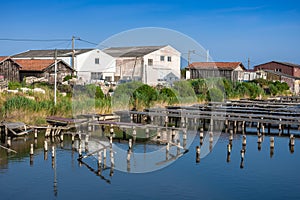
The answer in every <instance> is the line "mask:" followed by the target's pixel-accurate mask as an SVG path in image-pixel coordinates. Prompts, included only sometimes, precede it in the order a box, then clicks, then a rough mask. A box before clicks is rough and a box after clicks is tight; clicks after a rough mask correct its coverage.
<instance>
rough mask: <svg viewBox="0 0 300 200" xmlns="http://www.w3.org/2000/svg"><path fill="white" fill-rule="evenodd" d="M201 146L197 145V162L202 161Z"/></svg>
mask: <svg viewBox="0 0 300 200" xmlns="http://www.w3.org/2000/svg"><path fill="white" fill-rule="evenodd" d="M200 151H201V149H200V147H199V146H196V163H199V162H200Z"/></svg>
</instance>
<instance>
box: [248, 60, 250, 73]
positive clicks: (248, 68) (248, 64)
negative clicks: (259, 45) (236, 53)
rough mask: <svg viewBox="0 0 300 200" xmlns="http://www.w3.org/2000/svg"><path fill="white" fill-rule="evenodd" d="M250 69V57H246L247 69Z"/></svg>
mask: <svg viewBox="0 0 300 200" xmlns="http://www.w3.org/2000/svg"><path fill="white" fill-rule="evenodd" d="M249 69H250V58H248V70H249Z"/></svg>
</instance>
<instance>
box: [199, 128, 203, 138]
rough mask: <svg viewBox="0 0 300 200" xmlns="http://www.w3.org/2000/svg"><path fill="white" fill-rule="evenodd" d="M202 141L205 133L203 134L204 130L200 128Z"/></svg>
mask: <svg viewBox="0 0 300 200" xmlns="http://www.w3.org/2000/svg"><path fill="white" fill-rule="evenodd" d="M199 136H200V139H201V138H203V136H204V132H203V128H202V127H201V128H200V133H199Z"/></svg>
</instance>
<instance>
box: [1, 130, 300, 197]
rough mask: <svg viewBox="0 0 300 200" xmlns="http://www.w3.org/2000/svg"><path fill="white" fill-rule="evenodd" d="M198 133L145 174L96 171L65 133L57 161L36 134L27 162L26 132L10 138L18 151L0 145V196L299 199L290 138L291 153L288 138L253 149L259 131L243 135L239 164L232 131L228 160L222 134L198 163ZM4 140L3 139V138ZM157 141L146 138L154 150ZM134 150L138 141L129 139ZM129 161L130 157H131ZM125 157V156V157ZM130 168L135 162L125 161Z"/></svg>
mask: <svg viewBox="0 0 300 200" xmlns="http://www.w3.org/2000/svg"><path fill="white" fill-rule="evenodd" d="M199 140H200V139H199V136H196V137H195V139H194V140H193V142H192V144H191V146H190V147H189V150H190V151H189V152H188V153H186V154H184V155H183V156H181V157H180V158H179V159H177V160H176V161H175V162H174V163H172V164H171V165H169V166H167V167H165V168H163V169H160V170H157V171H153V172H149V173H140V174H135V173H128V172H123V171H118V170H114V171H113V175H112V176H110V170H109V169H107V170H104V171H103V172H102V174H101V176H97V175H96V174H95V173H94V172H93V170H95V169H97V161H96V159H95V158H93V157H90V158H87V159H85V163H86V164H87V165H88V166H89V167H87V165H83V164H80V163H79V162H78V161H77V158H78V152H76V151H72V148H71V141H70V138H68V137H67V138H66V139H65V140H64V143H63V147H62V146H61V144H60V143H59V142H55V141H53V144H55V145H56V164H55V165H54V166H53V165H52V164H53V163H52V159H51V151H48V152H47V155H46V156H48V158H47V159H45V155H44V151H43V141H44V138H43V137H42V136H39V138H38V141H37V144H36V148H35V154H34V157H33V162H32V163H30V158H29V147H30V144H31V143H34V140H33V138H31V136H30V137H29V138H27V139H26V141H24V139H23V140H22V139H21V140H17V141H12V143H13V144H12V148H13V149H15V150H17V151H18V153H17V154H14V153H7V152H6V150H4V149H0V199H1V200H2V199H5V200H6V199H300V174H299V169H300V156H299V154H300V152H299V148H298V145H300V141H299V139H296V145H295V150H294V152H293V153H291V152H290V149H289V145H288V143H289V138H288V137H275V149H274V153H273V155H272V156H271V155H270V147H269V144H270V143H269V141H270V140H269V137H268V136H265V138H264V141H263V143H262V147H261V150H260V151H259V150H258V146H257V136H255V135H247V146H246V154H245V160H244V163H243V168H241V156H240V150H241V148H242V136H241V135H239V134H238V135H235V137H234V140H233V142H232V144H233V147H232V152H231V156H230V162H227V144H228V134H225V133H224V134H222V135H221V137H220V139H219V140H218V142H217V143H216V145H215V146H214V148H213V149H212V152H211V153H210V154H208V156H206V157H204V158H201V160H200V163H196V152H195V148H196V146H197V145H199ZM2 145H3V144H2ZM155 146H156V145H147V149H149V150H153V149H155ZM134 148H135V149H136V150H137V151H139V150H140V151H142V149H144V148H145V145H144V144H139V145H135V147H134ZM133 160H134V158H133ZM124 162H126V159H125V160H124ZM131 164H132V166H133V167H134V165H135V163H134V161H133V162H132V163H131Z"/></svg>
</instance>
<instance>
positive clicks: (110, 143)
mask: <svg viewBox="0 0 300 200" xmlns="http://www.w3.org/2000/svg"><path fill="white" fill-rule="evenodd" d="M112 143H113V137H112V136H109V145H110V147H112Z"/></svg>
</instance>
